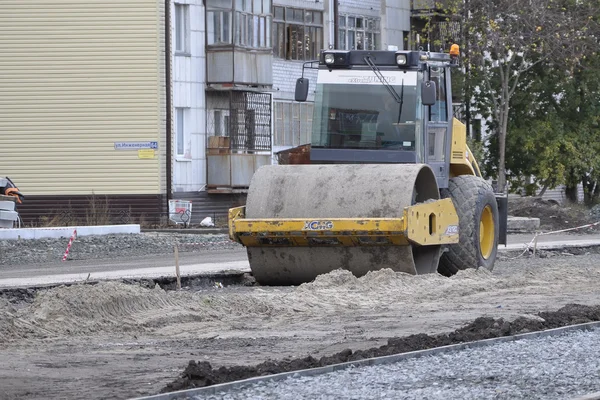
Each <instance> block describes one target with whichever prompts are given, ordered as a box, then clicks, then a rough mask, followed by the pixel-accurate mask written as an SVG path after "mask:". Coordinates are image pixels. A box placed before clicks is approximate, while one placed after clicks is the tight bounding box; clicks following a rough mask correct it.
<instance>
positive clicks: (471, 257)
mask: <svg viewBox="0 0 600 400" xmlns="http://www.w3.org/2000/svg"><path fill="white" fill-rule="evenodd" d="M441 194H442V197H443V198H450V199H452V202H453V203H454V207H455V208H456V212H457V214H458V219H459V238H460V239H459V243H457V244H453V245H449V246H447V250H446V251H445V252H443V254H442V257H441V260H440V266H439V268H438V272H439V273H440V274H442V275H446V276H451V275H454V274H456V273H457V272H458V271H460V270H463V269H467V268H479V267H483V268H486V269H488V270H490V271H491V270H492V269H493V268H494V263H495V261H496V252H497V248H498V234H499V233H498V226H499V225H498V223H499V222H498V221H499V217H498V204H497V203H496V197H495V196H494V192H493V190H492V187H491V186H490V185H489V184H488V183H487V182H486V181H484V180H483V179H481V178H479V177H476V176H472V175H461V176H458V177H455V178H452V179H450V182H449V185H448V189H442V190H441Z"/></svg>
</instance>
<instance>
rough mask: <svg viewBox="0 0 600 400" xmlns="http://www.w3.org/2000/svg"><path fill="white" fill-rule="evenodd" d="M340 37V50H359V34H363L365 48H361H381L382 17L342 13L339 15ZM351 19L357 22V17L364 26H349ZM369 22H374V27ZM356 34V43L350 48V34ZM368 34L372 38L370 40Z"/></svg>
mask: <svg viewBox="0 0 600 400" xmlns="http://www.w3.org/2000/svg"><path fill="white" fill-rule="evenodd" d="M338 18H339V19H338V26H339V28H338V37H339V48H340V50H358V48H357V45H356V43H357V41H356V37H357V34H360V35H362V38H363V48H362V49H361V50H380V49H379V48H378V47H377V46H379V47H381V18H378V17H368V16H365V15H355V14H342V15H340V16H339V17H338ZM350 19H352V21H354V22H355V23H356V20H357V19H360V20H362V27H358V28H357V27H356V25H355V26H349V22H350ZM369 22H372V23H373V24H374V26H373V28H371V27H369ZM351 34H352V35H353V36H354V45H353V46H352V48H350V35H351ZM368 36H370V37H371V38H372V40H370V41H369V40H368ZM371 42H374V43H371Z"/></svg>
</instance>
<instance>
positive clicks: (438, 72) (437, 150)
mask: <svg viewBox="0 0 600 400" xmlns="http://www.w3.org/2000/svg"><path fill="white" fill-rule="evenodd" d="M428 73H429V80H430V81H433V82H435V85H436V91H437V96H436V102H435V104H434V105H432V106H426V107H425V108H426V110H425V112H424V117H425V119H426V124H425V125H426V128H425V138H424V144H425V162H426V163H427V164H429V166H430V167H431V169H432V170H433V173H434V174H435V177H436V179H437V183H438V187H439V188H447V187H448V174H449V163H448V154H449V147H450V126H451V125H450V121H452V107H451V105H452V102H451V100H450V96H451V93H450V75H449V74H448V73H447V68H444V67H435V66H431V67H429V71H428Z"/></svg>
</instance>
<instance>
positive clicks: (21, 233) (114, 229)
mask: <svg viewBox="0 0 600 400" xmlns="http://www.w3.org/2000/svg"><path fill="white" fill-rule="evenodd" d="M75 229H77V236H91V235H110V234H138V233H140V226H139V225H137V224H130V225H95V226H63V227H56V228H13V229H0V240H19V239H25V240H30V239H44V238H54V239H57V238H68V237H71V235H72V234H73V231H74V230H75Z"/></svg>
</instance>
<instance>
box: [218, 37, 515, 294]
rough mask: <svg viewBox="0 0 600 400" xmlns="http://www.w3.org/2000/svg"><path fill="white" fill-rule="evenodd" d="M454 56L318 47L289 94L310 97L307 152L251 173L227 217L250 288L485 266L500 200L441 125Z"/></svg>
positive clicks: (459, 141) (453, 126)
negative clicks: (312, 77)
mask: <svg viewBox="0 0 600 400" xmlns="http://www.w3.org/2000/svg"><path fill="white" fill-rule="evenodd" d="M457 53H458V51H457V48H456V47H455V46H453V49H452V51H451V52H450V54H446V53H431V52H424V51H364V50H356V51H355V50H351V51H341V50H324V51H322V52H321V54H320V59H319V60H318V61H315V62H314V63H310V62H309V63H305V64H304V66H303V73H302V77H300V78H299V79H298V80H297V82H296V94H295V98H296V101H306V99H307V97H308V92H309V88H313V90H314V96H315V102H314V115H313V127H312V139H311V143H310V147H309V151H303V152H302V153H301V154H302V155H301V156H299V157H289V160H290V165H270V166H264V167H262V168H260V169H259V170H257V171H256V173H255V174H254V176H253V178H252V180H251V183H250V188H249V191H248V196H247V201H246V205H245V206H243V207H236V208H232V209H230V210H229V235H230V237H231V238H232V239H233V240H235V241H237V242H239V243H241V244H243V245H244V246H246V248H247V251H248V260H249V262H250V267H251V269H252V272H253V275H254V277H255V278H256V280H257V282H259V283H261V284H264V285H297V284H301V283H303V282H309V281H311V280H313V279H315V278H316V277H317V276H318V275H320V274H324V273H328V272H331V271H333V270H335V269H338V268H343V269H346V270H349V271H351V272H352V273H353V274H355V275H356V276H362V275H364V274H366V273H367V272H369V271H373V270H378V269H382V268H390V269H392V270H394V271H400V272H406V273H410V274H427V273H436V272H439V273H441V274H443V275H446V276H450V275H453V274H455V273H456V272H458V271H459V270H462V269H466V268H480V267H483V268H487V269H489V270H491V269H492V268H493V266H494V262H495V259H496V251H497V246H498V244H505V243H506V218H507V217H506V215H507V204H506V196H505V195H502V194H496V193H494V191H493V189H492V187H491V185H490V184H488V182H487V181H485V180H484V179H483V178H482V177H481V172H480V170H479V167H478V165H477V162H476V160H475V158H474V157H473V154H472V153H471V151H470V150H469V148H468V146H467V142H466V128H465V126H464V124H462V123H461V122H459V121H458V120H457V119H456V118H454V117H453V111H452V87H451V79H450V74H451V71H452V69H453V68H454V67H456V66H457ZM306 70H311V72H312V73H313V74H315V73H316V76H317V78H316V85H314V86H311V85H310V83H309V79H308V78H306V77H305V76H304V75H305V71H306ZM314 70H316V71H314Z"/></svg>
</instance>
